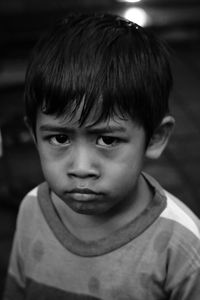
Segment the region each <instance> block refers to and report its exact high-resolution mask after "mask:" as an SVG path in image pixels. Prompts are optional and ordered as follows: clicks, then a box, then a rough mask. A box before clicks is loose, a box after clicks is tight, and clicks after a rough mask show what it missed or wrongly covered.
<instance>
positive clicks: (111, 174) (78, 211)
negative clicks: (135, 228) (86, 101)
mask: <svg viewBox="0 0 200 300" xmlns="http://www.w3.org/2000/svg"><path fill="white" fill-rule="evenodd" d="M78 119H79V114H78V113H77V114H76V116H75V117H74V118H73V119H70V118H68V117H55V116H53V115H46V114H44V113H42V112H39V113H38V117H37V126H36V145H37V149H38V152H39V156H40V160H41V166H42V169H43V173H44V176H45V179H46V181H47V182H48V183H49V186H50V187H51V190H52V199H53V201H54V203H55V205H56V206H57V208H58V211H60V214H61V216H62V218H63V219H64V222H66V225H67V226H68V227H70V225H71V226H72V227H73V226H74V224H76V225H77V224H79V225H80V226H79V227H80V228H81V227H82V226H83V227H85V228H86V227H88V228H90V229H91V227H93V226H94V227H95V225H96V224H98V226H99V225H100V224H101V225H102V224H108V220H109V223H110V224H111V223H112V222H113V223H112V226H111V227H116V226H121V225H123V224H125V223H126V222H127V221H128V220H129V218H130V219H132V218H133V217H134V216H135V217H136V216H137V215H138V214H139V213H140V212H141V211H142V210H143V209H145V207H146V206H147V205H148V203H149V201H150V199H151V197H152V195H151V191H150V189H149V187H148V185H147V184H146V182H145V181H144V179H143V178H142V177H141V175H140V173H141V170H142V167H143V160H144V157H145V155H146V154H147V153H148V154H149V153H151V149H153V151H155V145H152V144H151V146H150V149H149V148H148V149H146V148H145V132H144V129H143V128H142V127H141V126H139V125H137V124H135V123H134V122H133V121H132V120H131V119H130V118H127V119H122V118H119V117H117V116H116V117H114V118H111V119H110V120H109V121H107V122H105V121H104V122H100V123H97V124H95V125H94V124H93V119H92V117H91V118H88V120H87V122H86V123H85V124H84V125H82V126H81V127H80V126H79V123H78ZM157 140H158V139H157ZM77 189H78V190H77ZM88 189H89V191H88ZM66 219H67V220H68V221H66ZM72 224H73V225H72ZM90 234H91V231H90Z"/></svg>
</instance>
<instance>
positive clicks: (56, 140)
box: [50, 134, 70, 145]
mask: <svg viewBox="0 0 200 300" xmlns="http://www.w3.org/2000/svg"><path fill="white" fill-rule="evenodd" d="M69 143H70V140H69V137H68V136H67V135H65V134H57V135H54V136H51V137H50V144H52V145H67V144H69Z"/></svg>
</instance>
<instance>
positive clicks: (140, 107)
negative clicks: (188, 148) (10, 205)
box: [4, 14, 200, 300]
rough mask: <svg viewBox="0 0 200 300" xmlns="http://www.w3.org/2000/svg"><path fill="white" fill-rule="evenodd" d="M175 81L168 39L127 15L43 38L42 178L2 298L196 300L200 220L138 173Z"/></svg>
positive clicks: (33, 111) (31, 83) (38, 134)
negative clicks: (151, 32)
mask: <svg viewBox="0 0 200 300" xmlns="http://www.w3.org/2000/svg"><path fill="white" fill-rule="evenodd" d="M171 86H172V77H171V72H170V67H169V63H168V59H167V53H166V50H165V47H164V46H163V44H162V43H161V42H160V41H159V40H158V39H157V38H156V37H154V36H153V35H152V34H150V33H149V32H148V31H146V30H145V29H143V28H141V27H139V26H138V25H136V24H134V23H132V22H129V21H127V20H124V19H122V18H120V17H117V16H114V15H108V14H105V15H98V14H94V15H89V14H88V15H82V14H79V15H70V16H68V17H67V18H65V19H64V20H63V21H61V22H60V23H59V24H57V25H56V26H55V27H54V28H53V29H52V31H51V32H50V33H48V34H47V35H46V36H44V37H43V39H41V41H39V43H38V44H37V46H36V48H35V50H34V52H33V55H32V60H31V63H30V65H29V68H28V71H27V77H26V89H25V101H26V116H27V123H28V125H29V128H30V130H31V132H32V135H33V138H34V140H35V144H36V146H37V149H38V152H39V156H40V160H41V165H42V169H43V173H44V177H45V180H46V182H45V183H43V184H41V185H40V186H39V187H37V188H36V189H34V190H33V191H31V192H30V193H29V194H28V195H27V196H26V197H25V199H24V201H23V202H22V204H21V207H20V211H19V216H18V221H17V228H16V234H15V239H14V244H13V250H12V254H11V259H10V266H9V272H8V279H7V285H6V291H5V298H4V299H15V300H18V299H37V300H39V299H48V300H49V299H105V300H111V299H115V300H122V299H123V300H125V299H134V300H144V299H148V300H156V299H159V300H161V299H163V300H164V299H171V300H172V299H173V300H174V299H176V300H178V299H180V300H197V299H199V294H200V276H199V275H200V233H199V220H198V219H197V217H195V216H194V215H193V213H192V212H191V211H190V210H189V209H188V208H187V207H185V205H183V204H181V203H180V201H179V200H178V199H176V198H175V197H174V196H172V195H171V194H169V193H168V192H166V191H165V190H163V189H162V188H161V187H160V186H159V184H158V183H157V182H155V180H154V179H152V178H150V177H149V176H148V175H146V174H143V173H142V167H143V161H144V158H145V157H147V158H152V159H156V158H158V157H159V156H160V155H161V153H162V152H163V150H164V149H165V147H166V145H167V142H168V139H169V136H170V133H171V131H172V128H173V125H174V119H173V118H172V117H171V116H170V115H169V110H168V98H169V93H170V90H171Z"/></svg>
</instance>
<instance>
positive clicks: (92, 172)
mask: <svg viewBox="0 0 200 300" xmlns="http://www.w3.org/2000/svg"><path fill="white" fill-rule="evenodd" d="M68 176H70V177H75V178H80V179H87V178H98V177H99V176H100V170H99V167H98V165H97V159H96V158H95V155H94V153H93V151H92V150H91V149H90V148H89V147H87V146H86V145H81V146H78V147H76V148H75V149H73V150H72V153H71V160H70V166H69V169H68Z"/></svg>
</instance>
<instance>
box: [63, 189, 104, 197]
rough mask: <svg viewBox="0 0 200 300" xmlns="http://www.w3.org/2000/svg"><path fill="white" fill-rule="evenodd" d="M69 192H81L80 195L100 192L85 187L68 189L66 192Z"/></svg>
mask: <svg viewBox="0 0 200 300" xmlns="http://www.w3.org/2000/svg"><path fill="white" fill-rule="evenodd" d="M68 193H69V194H82V195H100V194H101V193H98V192H95V191H93V190H90V189H86V188H82V189H80V188H75V189H73V190H70V191H69V192H68Z"/></svg>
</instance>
